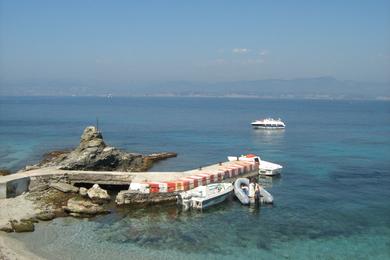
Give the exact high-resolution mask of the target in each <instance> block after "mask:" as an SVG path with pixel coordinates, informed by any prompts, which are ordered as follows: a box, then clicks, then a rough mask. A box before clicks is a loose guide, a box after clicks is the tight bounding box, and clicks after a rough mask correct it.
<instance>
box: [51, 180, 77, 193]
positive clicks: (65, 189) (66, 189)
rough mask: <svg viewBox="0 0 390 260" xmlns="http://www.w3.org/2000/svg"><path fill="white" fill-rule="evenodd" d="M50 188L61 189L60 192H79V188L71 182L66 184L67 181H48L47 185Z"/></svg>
mask: <svg viewBox="0 0 390 260" xmlns="http://www.w3.org/2000/svg"><path fill="white" fill-rule="evenodd" d="M49 186H50V187H51V188H54V189H56V190H59V191H62V192H65V193H67V192H74V193H77V192H79V188H77V187H75V186H73V185H71V184H68V183H65V182H54V183H50V185H49Z"/></svg>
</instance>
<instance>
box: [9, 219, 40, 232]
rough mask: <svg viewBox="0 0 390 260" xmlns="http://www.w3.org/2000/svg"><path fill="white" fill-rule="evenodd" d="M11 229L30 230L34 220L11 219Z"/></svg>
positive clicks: (32, 229) (16, 230)
mask: <svg viewBox="0 0 390 260" xmlns="http://www.w3.org/2000/svg"><path fill="white" fill-rule="evenodd" d="M11 226H12V229H13V230H14V231H15V232H17V233H21V232H32V231H34V229H35V228H34V222H33V221H32V220H21V221H17V220H12V221H11Z"/></svg>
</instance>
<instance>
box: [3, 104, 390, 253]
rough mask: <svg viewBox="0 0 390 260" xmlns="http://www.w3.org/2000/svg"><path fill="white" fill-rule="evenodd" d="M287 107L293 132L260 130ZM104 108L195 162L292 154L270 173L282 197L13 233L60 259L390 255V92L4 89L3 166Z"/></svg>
mask: <svg viewBox="0 0 390 260" xmlns="http://www.w3.org/2000/svg"><path fill="white" fill-rule="evenodd" d="M266 116H273V117H281V118H282V119H283V120H284V121H285V122H286V124H287V128H286V130H284V131H264V130H252V129H251V128H250V127H249V125H248V123H249V122H251V120H253V119H255V118H258V117H266ZM96 117H98V118H99V125H100V127H101V128H102V131H103V135H104V137H105V140H106V142H107V143H109V144H112V145H114V146H119V147H121V148H123V149H127V150H131V151H138V152H143V153H148V152H149V153H151V152H155V151H176V152H178V153H179V156H178V157H177V158H174V159H169V160H166V161H163V162H161V163H158V164H157V165H156V166H155V167H154V170H187V169H191V168H197V167H199V166H200V165H205V164H209V163H215V162H218V161H221V160H224V159H225V158H226V156H227V155H237V154H244V153H249V152H250V153H257V154H260V155H261V156H262V158H264V159H265V160H270V161H274V162H277V163H280V164H282V165H283V166H284V167H285V168H284V170H283V175H282V177H281V178H276V179H266V180H262V181H263V182H264V183H266V185H267V189H268V190H269V191H270V192H271V193H272V194H273V196H274V198H275V201H276V203H275V205H274V206H273V207H261V208H260V209H256V208H248V207H244V206H241V205H240V204H239V203H238V202H237V201H235V200H230V201H227V202H226V203H224V204H221V205H219V206H217V207H215V208H212V209H210V210H207V211H204V212H201V213H195V212H189V213H188V212H180V211H179V210H178V209H177V208H176V207H175V206H156V207H153V208H147V209H139V208H138V209H137V208H130V209H126V210H118V212H115V213H114V214H110V215H106V216H99V217H97V218H94V219H92V220H78V219H72V218H65V219H56V220H54V221H51V222H47V223H40V224H38V225H37V228H36V231H35V232H34V233H30V234H12V235H13V236H14V237H16V238H17V239H20V240H22V241H24V242H26V244H27V246H28V247H29V248H30V249H31V250H32V251H34V252H36V253H37V254H39V255H43V256H45V257H47V258H50V259H81V258H83V259H105V258H115V259H127V258H143V259H151V258H170V259H171V258H177V259H179V258H184V257H185V258H190V259H199V258H204V257H208V258H237V257H249V258H259V257H262V258H264V259H281V258H282V259H283V258H286V259H313V258H320V259H388V258H390V218H389V216H390V203H389V198H390V163H389V160H388V158H390V103H388V102H369V101H276V100H257V99H212V98H207V99H202V98H112V99H106V98H1V99H0V135H1V137H2V138H1V140H0V145H1V147H2V149H1V151H0V166H1V167H7V168H11V169H14V170H15V169H18V168H20V167H22V166H23V165H24V164H26V163H32V162H35V161H37V160H39V158H40V156H41V155H42V153H44V152H47V151H50V150H53V149H62V148H64V147H65V148H71V147H74V146H76V145H77V143H78V139H79V136H80V134H81V132H82V130H83V128H84V127H85V126H86V125H89V124H95V120H96Z"/></svg>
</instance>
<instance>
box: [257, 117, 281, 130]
mask: <svg viewBox="0 0 390 260" xmlns="http://www.w3.org/2000/svg"><path fill="white" fill-rule="evenodd" d="M251 125H252V127H253V128H254V129H284V128H285V127H286V125H285V124H284V122H283V121H282V120H281V119H280V118H279V119H273V118H266V119H261V120H256V121H254V122H252V123H251Z"/></svg>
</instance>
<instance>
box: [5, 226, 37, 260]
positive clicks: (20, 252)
mask: <svg viewBox="0 0 390 260" xmlns="http://www.w3.org/2000/svg"><path fill="white" fill-rule="evenodd" d="M0 259H1V260H42V259H44V258H42V257H39V256H37V255H36V254H34V253H32V252H31V251H30V250H28V249H27V247H26V246H25V245H24V243H23V242H20V241H19V240H17V239H15V238H12V237H10V236H9V235H7V234H6V233H4V232H0Z"/></svg>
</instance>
